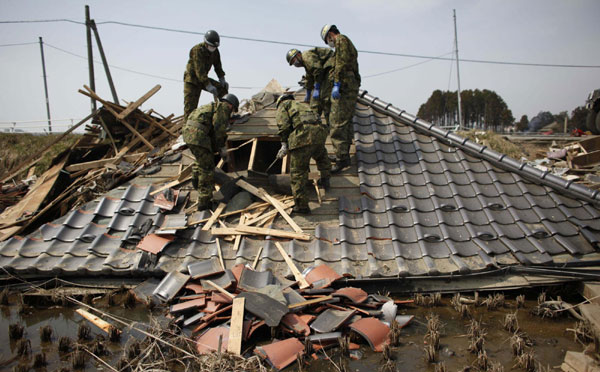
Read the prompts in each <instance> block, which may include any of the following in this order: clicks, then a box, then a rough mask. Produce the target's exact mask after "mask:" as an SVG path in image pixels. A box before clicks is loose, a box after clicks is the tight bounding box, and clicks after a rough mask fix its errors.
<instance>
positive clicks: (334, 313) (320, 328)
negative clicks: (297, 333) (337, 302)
mask: <svg viewBox="0 0 600 372" xmlns="http://www.w3.org/2000/svg"><path fill="white" fill-rule="evenodd" d="M353 315H354V310H335V309H327V310H325V311H323V312H322V313H321V314H319V315H318V316H317V318H316V319H315V320H314V321H313V322H312V323H311V324H310V328H312V329H314V330H315V331H317V332H319V333H328V332H332V331H335V330H336V329H337V328H338V327H340V326H341V325H342V324H344V323H345V322H346V321H348V320H349V319H350V318H351V317H352V316H353Z"/></svg>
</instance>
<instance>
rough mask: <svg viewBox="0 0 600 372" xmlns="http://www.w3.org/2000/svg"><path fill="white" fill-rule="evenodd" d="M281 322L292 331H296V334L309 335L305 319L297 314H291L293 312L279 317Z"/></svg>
mask: <svg viewBox="0 0 600 372" xmlns="http://www.w3.org/2000/svg"><path fill="white" fill-rule="evenodd" d="M281 324H283V325H284V326H286V327H288V328H289V329H291V330H292V331H294V333H296V334H298V335H301V336H308V335H310V327H309V326H308V323H306V322H305V320H304V319H303V318H302V317H300V316H299V315H297V314H293V313H290V314H286V315H285V316H284V317H283V318H282V319H281Z"/></svg>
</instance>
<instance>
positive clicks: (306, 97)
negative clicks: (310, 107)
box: [304, 89, 312, 102]
mask: <svg viewBox="0 0 600 372" xmlns="http://www.w3.org/2000/svg"><path fill="white" fill-rule="evenodd" d="M310 92H312V90H310V89H307V90H306V95H305V96H304V102H310Z"/></svg>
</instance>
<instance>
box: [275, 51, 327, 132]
mask: <svg viewBox="0 0 600 372" xmlns="http://www.w3.org/2000/svg"><path fill="white" fill-rule="evenodd" d="M333 55H334V53H333V50H331V49H329V48H312V49H309V50H306V51H304V52H300V51H299V50H298V49H290V50H289V51H288V52H287V54H286V59H287V62H288V63H289V64H290V66H292V65H293V66H296V67H304V70H305V72H306V74H305V88H306V96H305V97H304V102H310V107H311V108H312V109H313V110H315V111H316V112H317V113H318V114H319V115H321V114H323V113H324V114H325V120H326V122H327V125H329V111H330V106H331V99H330V94H331V83H330V81H329V78H328V75H329V71H330V70H331V69H332V68H333V61H334V59H333V58H332V57H333Z"/></svg>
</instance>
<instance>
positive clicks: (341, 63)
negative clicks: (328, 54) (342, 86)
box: [333, 34, 360, 83]
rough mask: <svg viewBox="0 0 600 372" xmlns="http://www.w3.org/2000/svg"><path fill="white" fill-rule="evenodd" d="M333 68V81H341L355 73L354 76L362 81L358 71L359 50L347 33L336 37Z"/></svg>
mask: <svg viewBox="0 0 600 372" xmlns="http://www.w3.org/2000/svg"><path fill="white" fill-rule="evenodd" d="M334 58H335V60H334V68H333V81H334V82H341V81H344V80H345V79H346V76H348V75H354V78H355V79H356V80H358V82H359V83H360V75H359V73H358V52H357V51H356V48H355V47H354V44H352V41H350V39H348V37H347V36H346V35H342V34H340V35H338V36H337V38H336V39H335V56H334Z"/></svg>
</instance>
